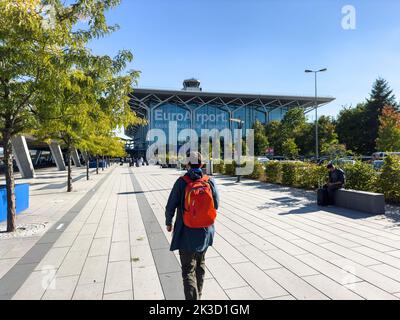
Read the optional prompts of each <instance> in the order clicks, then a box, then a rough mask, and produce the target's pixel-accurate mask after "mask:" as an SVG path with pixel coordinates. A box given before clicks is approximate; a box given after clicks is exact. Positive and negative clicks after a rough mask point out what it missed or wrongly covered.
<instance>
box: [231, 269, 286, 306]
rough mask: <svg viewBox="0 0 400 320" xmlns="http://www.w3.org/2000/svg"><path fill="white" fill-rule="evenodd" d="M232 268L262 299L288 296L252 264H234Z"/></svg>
mask: <svg viewBox="0 0 400 320" xmlns="http://www.w3.org/2000/svg"><path fill="white" fill-rule="evenodd" d="M233 267H234V269H235V270H236V271H237V272H238V273H239V274H240V275H241V276H242V277H243V279H244V280H246V282H247V283H248V284H249V285H250V286H251V287H252V288H253V289H254V290H255V291H256V292H257V293H258V294H259V295H260V296H261V298H263V299H268V298H272V297H278V296H283V295H286V294H288V293H287V292H286V291H285V290H284V289H283V288H282V287H281V286H279V285H278V284H277V283H276V282H275V281H274V280H272V279H271V278H270V277H269V276H268V275H266V274H265V273H264V272H263V271H262V270H261V269H259V268H258V267H257V266H255V265H254V264H253V263H252V262H246V263H239V264H235V265H233Z"/></svg>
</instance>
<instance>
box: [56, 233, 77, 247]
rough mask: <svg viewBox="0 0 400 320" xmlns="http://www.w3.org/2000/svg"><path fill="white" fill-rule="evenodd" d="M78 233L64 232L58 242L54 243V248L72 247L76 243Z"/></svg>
mask: <svg viewBox="0 0 400 320" xmlns="http://www.w3.org/2000/svg"><path fill="white" fill-rule="evenodd" d="M77 236H78V232H77V231H75V232H66V231H65V232H63V233H62V234H61V235H60V237H59V238H58V239H57V241H56V242H55V243H54V245H53V248H62V247H71V246H72V244H73V243H74V241H75V239H76V237H77Z"/></svg>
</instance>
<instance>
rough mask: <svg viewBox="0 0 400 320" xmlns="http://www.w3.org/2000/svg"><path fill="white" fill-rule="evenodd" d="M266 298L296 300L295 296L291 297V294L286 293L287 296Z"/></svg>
mask: <svg viewBox="0 0 400 320" xmlns="http://www.w3.org/2000/svg"><path fill="white" fill-rule="evenodd" d="M267 300H296V298H295V297H293V296H291V295H287V296H281V297H275V298H269V299H267Z"/></svg>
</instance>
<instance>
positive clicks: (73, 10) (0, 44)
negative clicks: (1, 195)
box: [0, 0, 119, 232]
mask: <svg viewBox="0 0 400 320" xmlns="http://www.w3.org/2000/svg"><path fill="white" fill-rule="evenodd" d="M118 4H119V0H111V1H110V0H76V1H75V2H74V3H72V4H69V5H66V4H64V3H62V2H61V0H13V1H9V0H0V12H1V15H0V66H1V68H0V90H1V91H0V131H1V135H2V140H3V148H4V161H5V165H6V170H5V171H6V174H5V175H6V189H7V231H8V232H12V231H14V230H15V194H14V173H13V164H12V146H11V139H12V138H13V137H14V136H16V135H20V134H23V133H27V132H30V131H31V130H32V129H33V127H34V123H35V121H34V120H35V117H36V115H37V114H43V111H38V108H39V107H42V108H45V107H44V106H45V104H44V102H46V101H54V100H55V99H56V98H57V97H59V92H58V91H57V88H58V85H59V82H61V83H65V81H67V80H66V79H63V77H66V78H68V76H70V74H68V73H66V72H65V70H64V69H63V67H64V66H65V65H67V64H68V63H67V62H68V60H69V59H76V56H77V55H79V49H81V48H82V47H83V46H84V44H85V43H87V42H88V41H90V40H92V39H94V38H98V37H101V36H103V35H105V34H107V33H110V32H112V31H114V30H115V29H116V26H108V25H107V23H106V19H105V15H104V13H105V11H106V10H108V9H109V8H111V7H114V6H116V5H118ZM49 6H50V8H51V10H50V19H48V18H47V16H48V13H49ZM81 25H82V26H83V27H82V28H79V26H81ZM68 71H70V70H68ZM52 107H53V105H51V104H50V105H48V106H47V107H46V108H47V111H48V113H49V114H51V113H52V110H51V108H52Z"/></svg>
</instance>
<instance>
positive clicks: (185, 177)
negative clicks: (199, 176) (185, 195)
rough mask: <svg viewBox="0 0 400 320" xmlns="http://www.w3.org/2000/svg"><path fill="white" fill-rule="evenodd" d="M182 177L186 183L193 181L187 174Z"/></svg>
mask: <svg viewBox="0 0 400 320" xmlns="http://www.w3.org/2000/svg"><path fill="white" fill-rule="evenodd" d="M182 179H183V180H184V181H185V182H186V183H187V184H189V183H191V182H192V181H193V180H192V179H190V178H189V177H188V176H183V177H182Z"/></svg>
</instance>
